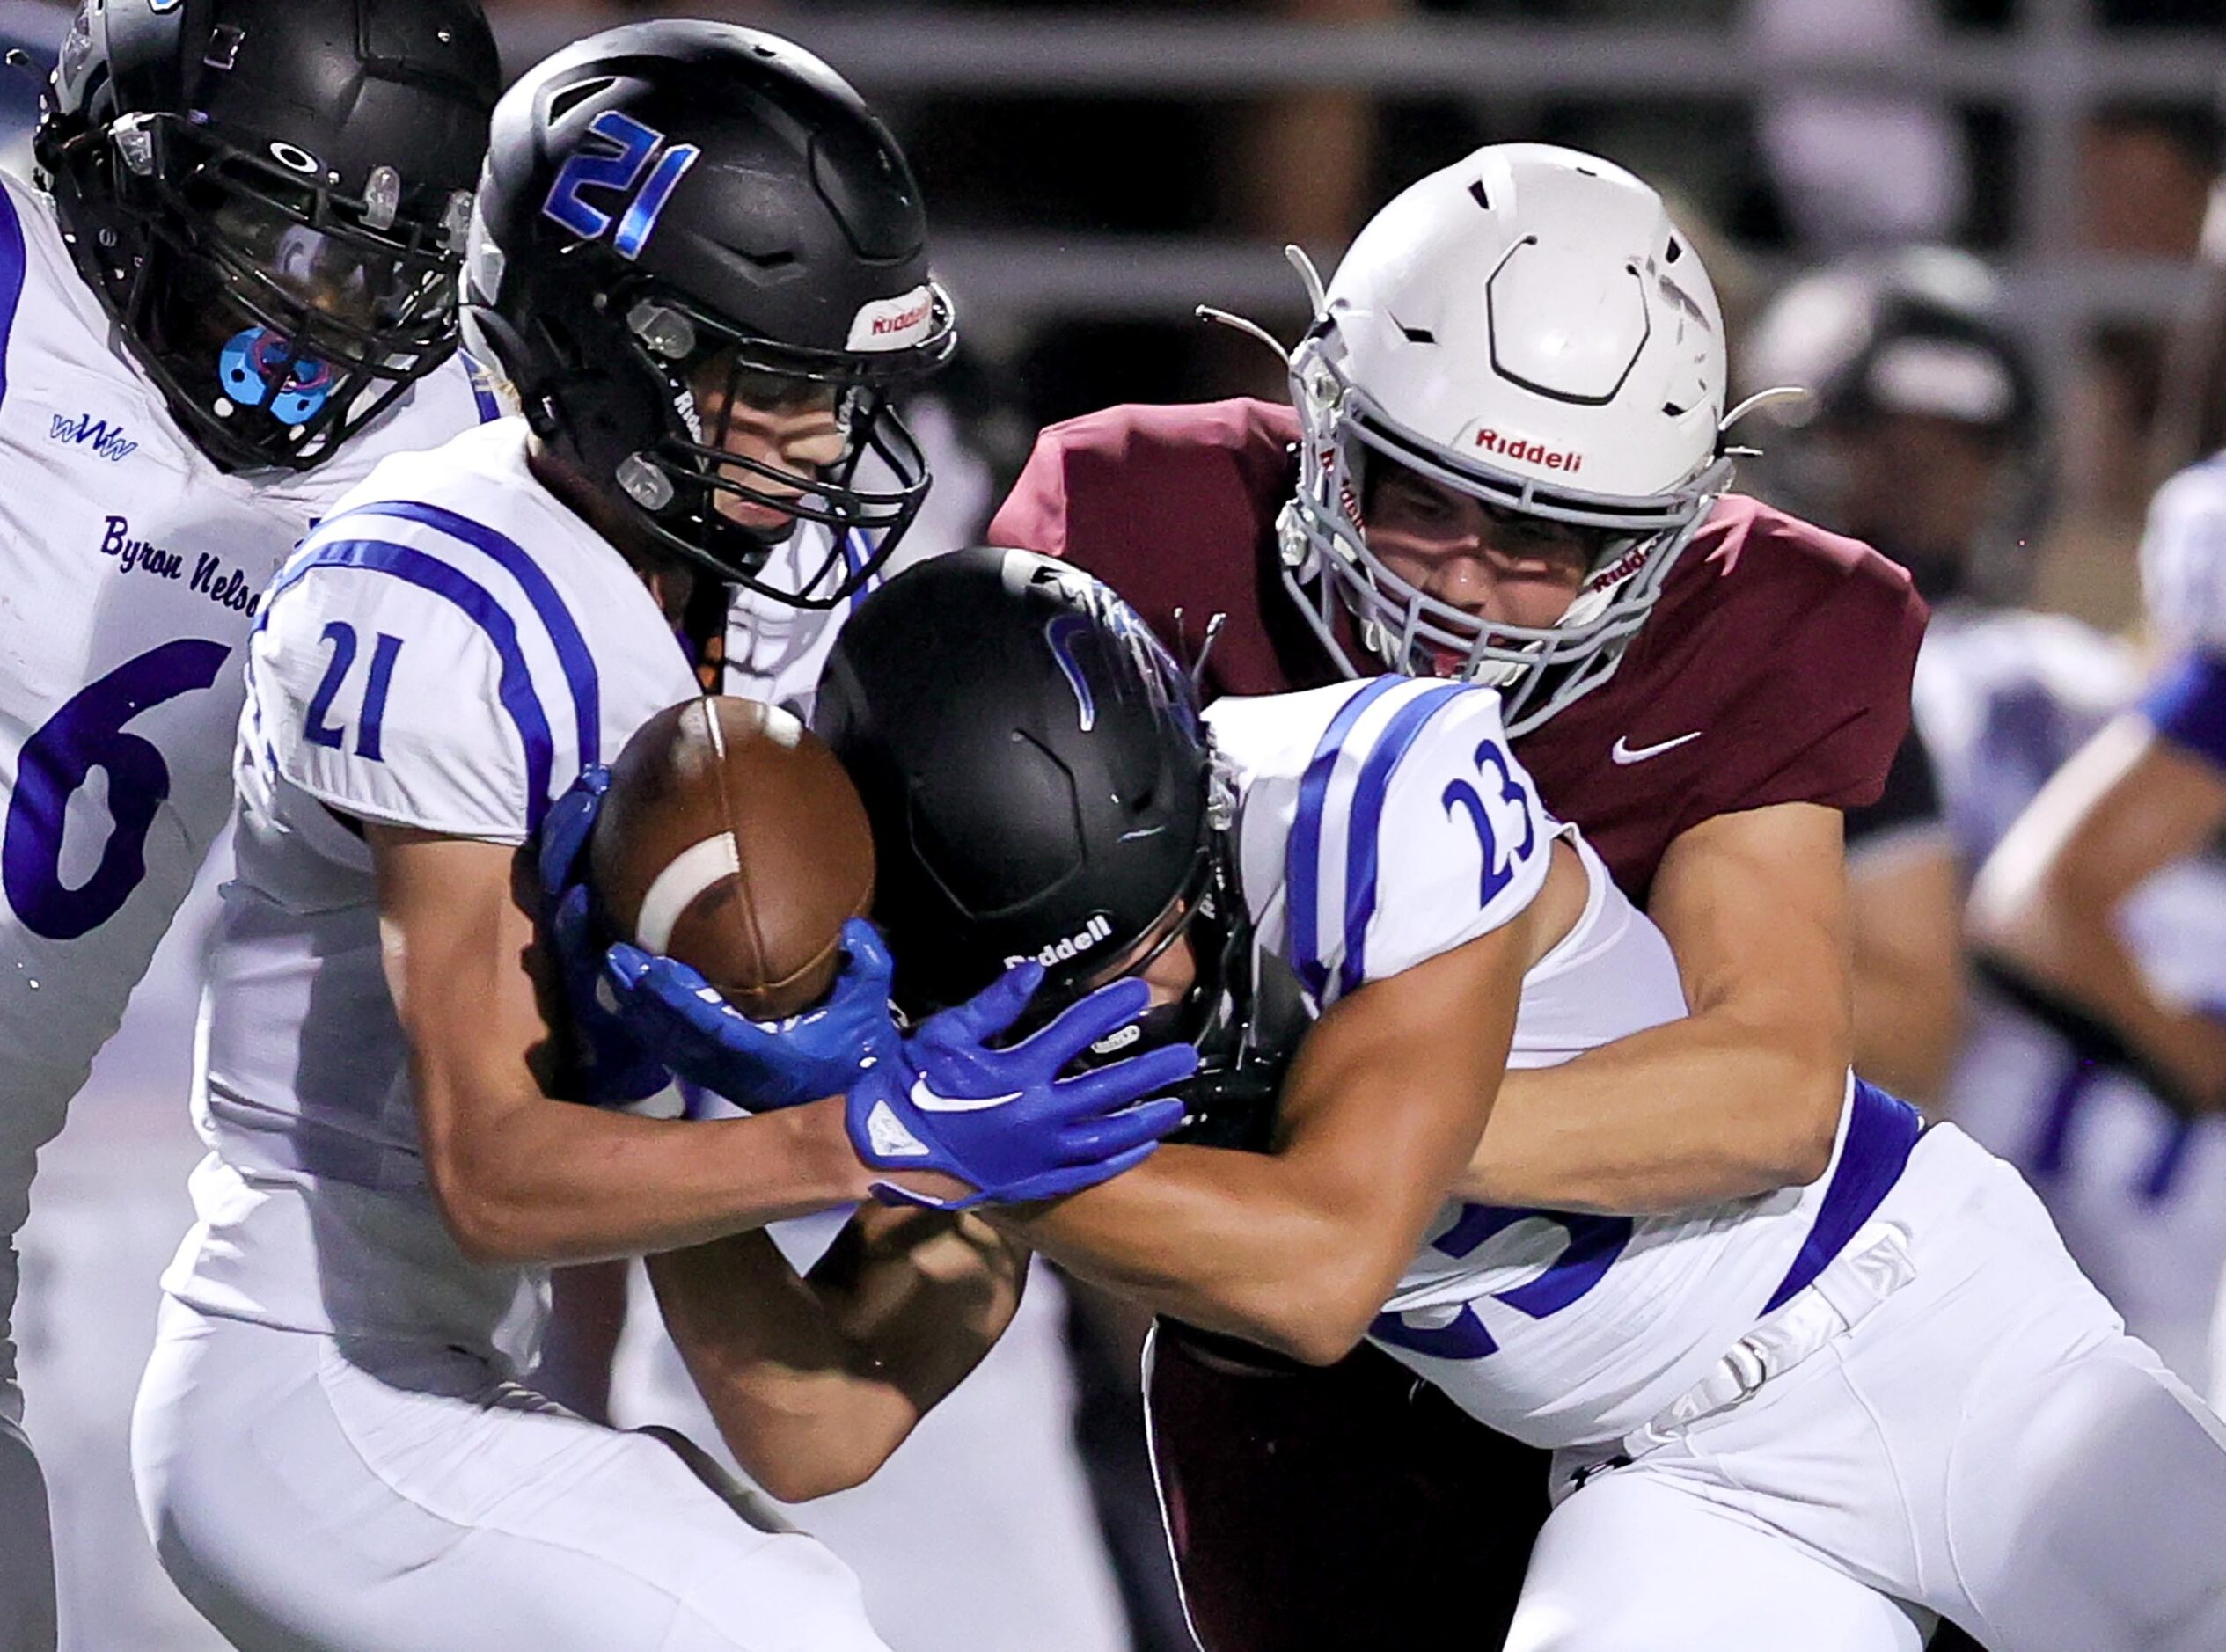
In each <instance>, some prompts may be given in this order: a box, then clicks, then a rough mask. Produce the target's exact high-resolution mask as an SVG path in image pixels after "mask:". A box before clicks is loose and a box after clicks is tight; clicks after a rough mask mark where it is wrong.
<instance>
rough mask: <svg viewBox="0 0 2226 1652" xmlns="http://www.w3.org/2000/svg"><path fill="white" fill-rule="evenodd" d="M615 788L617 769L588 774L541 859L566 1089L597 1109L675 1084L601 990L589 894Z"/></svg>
mask: <svg viewBox="0 0 2226 1652" xmlns="http://www.w3.org/2000/svg"><path fill="white" fill-rule="evenodd" d="M610 789H611V771H610V770H608V769H606V768H604V767H603V766H602V765H601V764H595V765H592V766H590V767H589V768H586V769H582V771H580V778H578V779H576V780H575V781H574V782H573V783H572V786H571V789H570V790H568V791H567V792H566V793H565V794H564V795H563V796H562V797H560V798H559V799H557V800H556V801H555V802H554V803H553V804H551V805H550V806H549V812H548V815H547V816H546V818H545V819H543V821H542V822H541V837H540V841H539V843H538V844H537V845H536V851H535V860H536V864H537V865H538V868H539V870H540V874H541V888H542V895H543V900H544V901H545V903H546V905H545V908H544V910H543V914H542V916H543V919H544V923H543V932H544V933H545V934H546V937H547V939H548V945H549V951H550V954H551V955H552V956H553V958H554V959H555V961H556V969H557V976H558V978H559V979H560V981H561V982H562V983H563V986H564V998H565V1010H566V1019H567V1020H568V1021H569V1023H570V1030H571V1034H572V1036H571V1044H570V1048H569V1049H568V1050H567V1056H568V1057H569V1059H568V1062H567V1067H568V1071H567V1083H566V1085H565V1087H566V1089H567V1091H568V1092H570V1099H571V1100H575V1101H585V1102H587V1103H589V1105H591V1106H595V1107H622V1106H625V1105H627V1104H629V1103H631V1102H635V1101H640V1100H643V1099H644V1098H646V1097H648V1096H653V1095H655V1094H656V1093H657V1092H658V1091H660V1090H662V1089H663V1088H664V1087H665V1086H666V1085H669V1084H670V1083H671V1082H672V1074H671V1073H670V1071H668V1070H667V1069H666V1067H665V1064H663V1062H662V1061H659V1060H658V1059H657V1058H656V1057H655V1056H653V1055H651V1054H649V1053H648V1051H647V1050H645V1049H642V1048H641V1045H640V1044H638V1043H636V1042H634V1040H633V1038H631V1037H630V1036H628V1035H627V1034H626V1029H625V1027H623V1026H622V1025H621V1024H620V1021H619V1018H618V1017H617V1016H616V1015H614V1014H613V1013H612V1012H611V1009H610V1007H609V1006H608V1005H605V1004H604V1002H603V999H602V998H601V996H600V995H599V993H598V992H597V980H598V978H599V976H600V967H601V965H602V962H603V951H604V939H605V938H604V934H603V930H602V925H600V924H598V923H597V921H596V917H595V901H594V897H593V896H592V895H590V894H589V889H588V883H587V878H588V838H589V836H590V835H592V834H593V832H594V830H595V818H596V815H597V813H598V812H600V811H601V809H602V808H603V795H604V793H605V792H607V791H609V790H610Z"/></svg>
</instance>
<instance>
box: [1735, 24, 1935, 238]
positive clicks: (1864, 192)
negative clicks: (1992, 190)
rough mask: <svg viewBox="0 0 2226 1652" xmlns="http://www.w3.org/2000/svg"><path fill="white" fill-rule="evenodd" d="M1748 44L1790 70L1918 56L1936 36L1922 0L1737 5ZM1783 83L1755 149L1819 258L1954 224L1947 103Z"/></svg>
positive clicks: (1766, 111) (1759, 114) (1765, 113)
mask: <svg viewBox="0 0 2226 1652" xmlns="http://www.w3.org/2000/svg"><path fill="white" fill-rule="evenodd" d="M1940 32H1941V26H1940V18H1939V16H1938V14H1937V11H1936V9H1935V7H1934V5H1933V4H1932V0H1866V3H1865V4H1862V5H1849V4H1846V3H1845V0H1746V36H1747V40H1748V42H1749V43H1750V44H1751V45H1752V47H1753V48H1755V49H1758V50H1760V51H1761V52H1763V53H1764V54H1766V55H1769V56H1772V57H1776V58H1781V59H1783V60H1785V61H1786V62H1788V63H1789V64H1821V65H1827V66H1828V65H1830V64H1831V63H1833V62H1836V61H1842V60H1845V61H1852V62H1878V61H1881V60H1888V61H1890V60H1891V59H1893V58H1894V57H1897V56H1902V55H1915V54H1918V53H1922V51H1924V50H1925V49H1926V48H1927V47H1928V46H1929V45H1931V44H1933V43H1934V42H1935V41H1937V39H1938V37H1939V34H1940ZM1789 79H1790V80H1792V81H1793V84H1792V85H1791V87H1790V89H1789V90H1787V91H1783V92H1776V93H1773V94H1771V95H1769V96H1767V97H1765V98H1764V99H1762V102H1761V106H1760V108H1759V109H1758V110H1757V111H1756V120H1757V121H1758V123H1759V125H1760V127H1761V149H1762V154H1763V156H1764V157H1765V160H1766V163H1767V164H1768V167H1769V170H1770V173H1771V176H1772V177H1773V179H1775V180H1776V185H1777V188H1778V192H1779V194H1780V196H1781V197H1782V199H1783V202H1784V207H1785V211H1786V214H1787V216H1788V217H1789V218H1790V221H1791V223H1792V224H1793V226H1794V229H1795V230H1796V232H1797V233H1798V236H1799V237H1800V238H1801V240H1802V241H1804V242H1805V243H1806V244H1807V245H1809V246H1811V247H1812V248H1813V249H1815V250H1816V251H1818V252H1839V251H1844V250H1847V249H1849V248H1853V247H1859V246H1878V245H1892V244H1895V243H1900V242H1906V241H1933V240H1939V239H1942V238H1945V237H1947V236H1950V235H1952V234H1954V233H1955V232H1957V231H1958V230H1960V229H1961V227H1962V224H1963V218H1964V211H1965V208H1966V204H1967V198H1968V194H1969V190H1970V176H1969V167H1968V164H1967V161H1966V156H1965V153H1964V135H1963V130H1962V128H1961V127H1960V125H1959V123H1958V121H1957V120H1956V118H1955V115H1954V113H1953V112H1952V111H1951V109H1950V108H1949V107H1948V106H1947V103H1946V100H1945V99H1944V98H1941V97H1938V96H1931V97H1926V96H1921V95H1917V94H1913V93H1908V92H1894V91H1886V92H1871V91H1830V90H1814V89H1806V88H1803V87H1802V86H1800V84H1798V78H1796V77H1789Z"/></svg>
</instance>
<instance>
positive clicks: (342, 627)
mask: <svg viewBox="0 0 2226 1652" xmlns="http://www.w3.org/2000/svg"><path fill="white" fill-rule="evenodd" d="M318 640H319V641H320V642H329V643H331V644H332V645H333V659H332V662H331V663H330V664H329V665H327V666H326V668H325V676H324V680H323V681H321V682H319V683H318V685H317V692H316V693H314V694H312V695H311V696H310V697H309V715H308V716H307V717H305V718H304V719H303V721H302V735H303V736H304V738H305V739H306V740H307V741H308V742H309V743H310V744H311V745H312V746H323V747H325V748H326V749H328V750H332V751H338V750H339V749H340V741H341V739H342V738H343V737H344V736H345V735H346V734H347V732H348V731H347V730H346V729H344V728H336V727H333V726H332V725H331V724H330V723H327V722H326V720H325V713H326V712H328V711H330V710H331V709H332V708H333V696H334V695H336V694H338V693H339V692H340V683H341V681H342V679H344V678H345V677H346V676H348V667H350V666H352V665H354V664H355V626H353V625H349V624H348V622H347V621H346V620H345V619H334V620H328V621H327V622H326V625H325V634H324V635H323V636H322V637H320V638H319V639H318Z"/></svg>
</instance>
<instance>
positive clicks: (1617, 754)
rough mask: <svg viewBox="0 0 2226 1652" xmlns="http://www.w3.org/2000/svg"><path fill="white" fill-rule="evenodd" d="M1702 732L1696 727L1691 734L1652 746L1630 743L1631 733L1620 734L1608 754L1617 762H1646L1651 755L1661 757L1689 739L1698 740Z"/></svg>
mask: <svg viewBox="0 0 2226 1652" xmlns="http://www.w3.org/2000/svg"><path fill="white" fill-rule="evenodd" d="M1701 734H1702V731H1701V730H1700V729H1697V728H1695V730H1694V731H1693V732H1692V733H1691V734H1689V735H1679V736H1678V737H1677V738H1676V739H1674V740H1665V741H1661V742H1659V743H1657V744H1655V745H1651V746H1637V747H1634V746H1632V745H1631V744H1630V743H1629V738H1630V737H1629V735H1616V736H1615V744H1614V745H1613V746H1611V747H1609V748H1608V751H1607V755H1608V756H1609V757H1611V758H1613V759H1614V760H1615V762H1617V763H1624V764H1629V763H1644V762H1645V761H1646V760H1647V758H1649V757H1660V756H1661V755H1662V753H1664V752H1665V751H1673V750H1675V749H1677V748H1678V747H1680V746H1681V745H1683V744H1684V743H1685V742H1687V741H1688V740H1698V739H1699V738H1700V737H1701Z"/></svg>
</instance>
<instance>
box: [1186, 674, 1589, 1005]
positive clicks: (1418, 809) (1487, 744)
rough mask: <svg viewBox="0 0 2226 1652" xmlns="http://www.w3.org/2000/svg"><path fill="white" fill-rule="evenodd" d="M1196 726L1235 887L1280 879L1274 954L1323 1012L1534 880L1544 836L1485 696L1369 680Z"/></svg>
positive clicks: (1472, 932) (1521, 894)
mask: <svg viewBox="0 0 2226 1652" xmlns="http://www.w3.org/2000/svg"><path fill="white" fill-rule="evenodd" d="M1212 724H1213V727H1214V733H1215V738H1216V741H1217V742H1218V743H1219V745H1220V747H1221V749H1222V750H1223V751H1224V753H1225V754H1226V756H1227V757H1229V758H1230V760H1231V761H1232V762H1233V763H1234V765H1235V767H1236V769H1237V771H1238V773H1239V778H1240V786H1241V791H1242V792H1243V794H1244V801H1243V816H1242V830H1241V853H1242V856H1243V859H1244V862H1245V877H1246V881H1247V886H1248V888H1252V887H1258V885H1257V882H1256V880H1259V879H1261V878H1262V877H1263V875H1264V876H1265V877H1266V878H1267V879H1268V880H1270V881H1273V880H1275V879H1277V878H1278V877H1279V878H1280V880H1281V881H1282V883H1283V885H1284V890H1285V897H1284V898H1285V925H1286V929H1285V954H1286V955H1287V956H1288V957H1289V958H1290V959H1291V961H1292V965H1293V967H1294V968H1295V969H1297V971H1298V973H1299V977H1300V980H1301V981H1302V982H1303V983H1305V985H1306V987H1307V990H1308V991H1310V992H1312V993H1313V994H1314V998H1315V1000H1316V1001H1317V1002H1318V1003H1320V1004H1322V1005H1325V1006H1326V1005H1329V1004H1330V1003H1332V1002H1334V1001H1335V1000H1336V998H1340V997H1342V996H1344V994H1345V993H1348V992H1351V991H1352V990H1354V989H1356V988H1358V987H1359V986H1361V985H1363V984H1365V983H1367V982H1370V981H1375V980H1380V979H1382V978H1383V977H1384V976H1392V975H1397V974H1398V973H1399V972H1400V971H1402V970H1404V969H1412V968H1413V967H1414V966H1415V965H1417V964H1419V963H1422V962H1424V961H1427V960H1429V959H1431V958H1434V957H1436V956H1438V955H1439V954H1441V953H1446V952H1451V951H1452V950H1453V948H1455V947H1460V946H1461V945H1463V944H1464V943H1466V942H1468V941H1470V940H1473V939H1475V938H1476V937H1478V936H1480V935H1483V934H1485V933H1487V932H1490V931H1491V930H1494V929H1497V928H1498V927H1500V926H1501V925H1504V924H1505V923H1507V922H1508V921H1509V920H1510V919H1512V918H1513V917H1516V916H1517V915H1518V914H1519V913H1520V912H1521V911H1522V910H1524V909H1525V908H1526V907H1527V906H1528V905H1529V904H1530V902H1531V900H1532V898H1533V897H1534V895H1536V894H1537V893H1538V890H1539V888H1540V886H1541V884H1542V883H1543V882H1544V881H1545V877H1546V872H1547V867H1548V865H1549V856H1548V854H1547V848H1548V845H1549V843H1550V841H1551V839H1552V837H1553V835H1554V832H1555V830H1556V827H1555V825H1554V823H1553V822H1551V821H1550V820H1549V818H1548V817H1547V815H1546V813H1545V810H1544V808H1543V807H1542V806H1541V804H1540V802H1539V799H1538V792H1537V788H1536V786H1534V785H1533V783H1532V781H1531V778H1530V776H1529V775H1528V774H1527V772H1525V771H1524V769H1523V767H1522V765H1521V764H1519V762H1517V761H1516V759H1515V757H1514V755H1513V754H1512V752H1511V751H1510V750H1509V749H1508V744H1507V735H1506V732H1505V729H1504V728H1503V727H1501V723H1500V715H1499V696H1498V695H1497V693H1496V692H1495V691H1491V690H1490V689H1485V688H1478V687H1475V686H1473V685H1469V684H1464V683H1438V682H1424V681H1417V680H1415V679H1412V678H1407V677H1379V678H1376V679H1374V680H1373V681H1371V682H1368V683H1342V684H1338V685H1336V687H1333V688H1329V689H1323V690H1319V691H1314V692H1313V693H1307V694H1295V695H1279V696H1276V697H1274V698H1270V699H1260V700H1251V701H1224V702H1222V703H1221V705H1218V706H1216V707H1215V709H1214V712H1213V713H1212ZM1278 857H1279V859H1280V862H1281V864H1280V866H1275V865H1274V864H1273V862H1274V861H1275V860H1276V859H1278Z"/></svg>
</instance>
